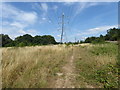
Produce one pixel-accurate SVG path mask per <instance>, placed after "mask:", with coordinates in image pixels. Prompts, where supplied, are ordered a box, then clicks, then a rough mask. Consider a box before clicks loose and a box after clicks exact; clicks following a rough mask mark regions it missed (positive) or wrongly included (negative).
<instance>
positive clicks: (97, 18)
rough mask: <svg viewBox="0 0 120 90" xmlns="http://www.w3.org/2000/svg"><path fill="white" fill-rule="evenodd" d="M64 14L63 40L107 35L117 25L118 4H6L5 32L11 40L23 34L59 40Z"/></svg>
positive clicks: (4, 15) (4, 16) (4, 14)
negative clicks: (51, 37) (46, 36)
mask: <svg viewBox="0 0 120 90" xmlns="http://www.w3.org/2000/svg"><path fill="white" fill-rule="evenodd" d="M62 13H64V15H65V28H64V41H74V40H75V38H76V39H77V40H83V39H85V38H86V37H90V36H99V35H100V34H103V35H105V34H106V31H107V30H108V29H109V28H113V27H117V25H118V3H117V2H71V3H70V2H16V3H15V2H9V3H5V2H4V3H2V17H0V18H2V33H4V34H8V35H9V36H10V37H11V38H12V39H14V38H15V37H17V36H20V35H24V34H31V35H32V36H35V35H52V36H54V37H55V39H56V41H60V34H61V30H60V29H61V15H62Z"/></svg>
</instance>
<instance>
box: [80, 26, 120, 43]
mask: <svg viewBox="0 0 120 90" xmlns="http://www.w3.org/2000/svg"><path fill="white" fill-rule="evenodd" d="M117 40H120V29H117V28H112V29H109V30H107V34H106V35H105V36H103V35H100V36H99V37H88V38H86V39H85V41H83V42H85V43H104V42H105V41H117ZM81 42H82V41H81Z"/></svg>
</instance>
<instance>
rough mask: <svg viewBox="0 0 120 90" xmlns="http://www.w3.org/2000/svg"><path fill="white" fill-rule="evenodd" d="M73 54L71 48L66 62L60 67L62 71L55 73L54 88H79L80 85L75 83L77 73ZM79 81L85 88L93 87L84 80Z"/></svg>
mask: <svg viewBox="0 0 120 90" xmlns="http://www.w3.org/2000/svg"><path fill="white" fill-rule="evenodd" d="M74 54H75V53H74V50H73V49H72V55H71V57H70V58H69V59H67V62H66V64H65V65H64V66H63V67H62V72H60V73H57V80H56V81H55V82H54V88H81V86H80V85H78V84H77V83H76V77H77V76H78V74H77V73H76V70H75V69H76V67H75V55H74ZM83 78H84V77H83ZM81 83H83V84H84V85H85V87H86V88H94V87H93V86H91V85H88V84H87V83H86V82H81ZM76 84H77V85H76ZM85 87H84V88H85Z"/></svg>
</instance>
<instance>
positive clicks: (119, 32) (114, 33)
mask: <svg viewBox="0 0 120 90" xmlns="http://www.w3.org/2000/svg"><path fill="white" fill-rule="evenodd" d="M117 40H120V29H117V28H112V29H109V30H107V34H106V35H105V36H103V35H100V36H99V37H88V38H86V39H85V40H84V41H77V42H68V43H67V44H79V43H104V42H105V41H117ZM49 44H59V43H58V42H56V41H55V39H54V37H53V36H51V35H44V36H38V35H37V36H35V37H32V36H31V35H29V34H25V35H23V36H19V37H17V38H15V40H12V39H11V38H10V37H9V36H8V35H4V34H0V45H1V46H2V47H12V46H18V47H19V46H20V47H22V46H35V45H49Z"/></svg>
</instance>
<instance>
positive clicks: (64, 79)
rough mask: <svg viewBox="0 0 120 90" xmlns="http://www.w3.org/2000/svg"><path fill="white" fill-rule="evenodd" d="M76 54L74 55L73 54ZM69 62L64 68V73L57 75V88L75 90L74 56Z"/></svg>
mask: <svg viewBox="0 0 120 90" xmlns="http://www.w3.org/2000/svg"><path fill="white" fill-rule="evenodd" d="M73 54H74V53H73ZM73 54H72V56H71V57H70V59H68V60H67V63H66V65H65V66H64V67H63V68H62V69H63V72H62V73H57V75H58V79H57V80H56V84H55V88H75V86H74V80H75V72H74V71H75V70H74V69H75V65H74V63H73V61H74V55H73Z"/></svg>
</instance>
